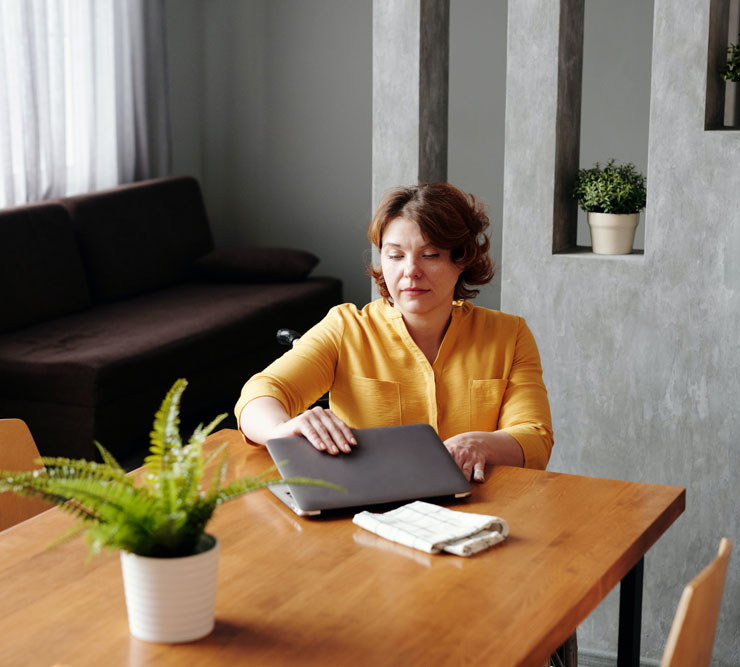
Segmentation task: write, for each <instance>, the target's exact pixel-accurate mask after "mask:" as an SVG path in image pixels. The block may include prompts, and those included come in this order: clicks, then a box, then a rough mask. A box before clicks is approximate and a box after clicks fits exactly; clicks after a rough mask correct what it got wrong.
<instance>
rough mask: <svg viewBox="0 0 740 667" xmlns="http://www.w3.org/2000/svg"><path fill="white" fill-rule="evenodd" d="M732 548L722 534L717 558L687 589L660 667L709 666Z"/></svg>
mask: <svg viewBox="0 0 740 667" xmlns="http://www.w3.org/2000/svg"><path fill="white" fill-rule="evenodd" d="M731 551H732V542H731V541H730V540H729V539H728V538H726V537H723V538H722V540H721V542H720V543H719V552H718V554H717V557H716V558H715V559H714V560H713V561H712V562H711V563H710V564H709V565H708V566H707V567H705V568H704V569H703V570H702V571H701V572H700V573H699V574H697V575H696V577H694V578H693V579H692V580H691V582H690V583H689V584H688V585H687V586H686V588H684V590H683V594H682V595H681V599H680V600H679V603H678V608H677V609H676V616H675V617H674V619H673V625H672V626H671V631H670V633H669V635H668V640H667V641H666V646H665V651H664V652H663V659H662V660H661V663H660V665H661V667H683V666H684V665H686V666H689V665H690V666H691V667H704V666H707V667H708V665H709V663H710V661H711V659H712V646H713V645H714V633H715V630H716V629H717V618H718V616H719V608H720V604H721V602H722V591H723V589H724V586H725V576H726V574H727V564H728V563H729V561H730V552H731Z"/></svg>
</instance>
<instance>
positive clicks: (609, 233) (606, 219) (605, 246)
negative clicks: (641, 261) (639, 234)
mask: <svg viewBox="0 0 740 667" xmlns="http://www.w3.org/2000/svg"><path fill="white" fill-rule="evenodd" d="M586 217H587V219H588V227H589V229H590V230H591V247H592V249H593V251H594V252H595V253H596V254H597V255H629V254H630V253H631V252H632V243H633V242H634V240H635V229H637V223H638V222H640V214H639V213H625V214H622V215H618V214H616V213H589V214H588V215H587V216H586Z"/></svg>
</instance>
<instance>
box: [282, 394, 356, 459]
mask: <svg viewBox="0 0 740 667" xmlns="http://www.w3.org/2000/svg"><path fill="white" fill-rule="evenodd" d="M290 421H291V425H292V427H293V430H294V432H295V433H296V434H297V435H303V436H305V437H306V439H307V440H308V441H309V442H310V443H311V444H312V445H313V446H314V447H315V448H316V449H318V450H320V451H327V452H329V454H338V453H339V452H340V451H341V452H344V453H349V452H351V451H352V445H356V444H357V440H355V436H354V434H353V433H352V430H351V429H350V428H349V426H347V424H345V423H344V422H343V421H342V420H341V419H339V417H337V416H336V415H335V414H334V413H333V412H332V411H331V410H325V409H324V408H320V407H318V406H317V407H315V408H312V409H310V410H307V411H306V412H304V413H303V414H300V415H298V416H297V417H295V418H294V419H292V420H290Z"/></svg>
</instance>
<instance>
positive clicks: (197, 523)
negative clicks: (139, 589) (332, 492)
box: [0, 379, 343, 558]
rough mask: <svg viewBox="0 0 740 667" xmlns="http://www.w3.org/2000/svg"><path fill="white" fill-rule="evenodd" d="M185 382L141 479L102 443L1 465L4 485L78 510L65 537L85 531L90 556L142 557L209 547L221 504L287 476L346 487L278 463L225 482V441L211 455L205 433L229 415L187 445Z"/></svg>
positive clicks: (162, 417) (158, 430)
mask: <svg viewBox="0 0 740 667" xmlns="http://www.w3.org/2000/svg"><path fill="white" fill-rule="evenodd" d="M186 386H187V381H186V380H184V379H180V380H177V381H176V382H175V383H174V384H173V385H172V388H171V389H170V390H169V392H168V393H167V396H166V397H165V399H164V401H163V402H162V405H161V407H160V409H159V411H158V412H157V414H156V416H155V418H154V425H153V428H152V432H151V434H150V439H151V448H150V454H149V456H147V457H146V459H145V462H144V466H143V470H142V472H141V475H140V481H139V482H137V480H136V477H135V476H134V475H133V474H126V472H125V471H124V470H123V468H121V466H120V465H119V464H118V462H117V461H116V460H115V458H113V456H112V455H111V454H110V452H108V451H107V450H106V449H105V448H104V447H103V446H102V445H101V444H100V443H98V442H96V443H95V445H96V446H97V448H98V450H99V451H100V453H101V455H102V458H103V463H96V462H94V461H86V460H84V459H76V460H73V459H67V458H54V457H41V458H40V459H38V462H40V463H42V464H43V465H44V466H45V467H44V468H43V469H39V470H32V471H28V472H13V471H0V492H4V491H13V492H15V493H16V494H19V495H21V496H36V497H40V498H43V499H44V500H46V501H48V502H51V503H54V504H56V505H58V506H59V507H60V508H61V509H62V510H64V511H65V512H68V513H70V514H72V515H74V516H75V517H76V518H77V519H79V520H80V523H79V524H78V525H77V526H76V527H75V528H73V530H72V531H70V532H69V533H67V534H65V535H64V536H62V538H61V539H60V540H58V541H59V542H61V541H66V540H68V539H70V538H71V537H74V536H77V535H79V534H81V533H86V538H87V544H88V547H89V549H90V553H91V555H95V554H97V553H99V552H100V551H101V550H102V549H122V550H124V551H129V552H131V553H135V554H138V555H140V556H155V557H162V558H169V557H175V556H187V555H191V554H194V553H198V552H199V551H200V550H202V549H203V548H204V545H205V543H206V542H207V540H205V539H204V536H205V527H206V524H207V523H208V521H209V520H210V519H211V516H212V515H213V512H214V511H215V509H216V507H218V506H219V505H221V504H222V503H225V502H227V501H229V500H232V499H234V498H237V497H239V496H241V495H244V494H245V493H249V492H250V491H256V490H257V489H261V488H264V487H267V486H270V485H272V484H278V483H283V482H290V483H291V484H312V485H319V486H326V487H330V488H335V489H337V490H340V491H343V489H341V487H338V486H336V485H334V484H328V483H326V482H321V481H318V480H311V479H306V478H291V479H288V480H282V479H279V478H278V479H265V477H266V476H267V475H269V474H270V473H272V472H274V471H275V468H271V469H269V470H266V471H265V472H264V473H262V474H261V475H259V476H257V477H243V478H241V479H237V480H235V481H233V482H230V483H228V484H226V485H225V486H224V483H223V482H224V477H225V474H226V466H227V456H226V454H227V453H226V450H225V447H226V443H224V444H223V445H221V446H220V447H218V448H217V449H216V450H215V451H214V452H213V453H212V454H211V455H210V456H208V457H207V459H205V460H204V457H203V452H202V448H203V442H204V441H205V439H206V436H208V435H209V434H210V433H211V432H212V431H213V430H214V429H215V428H216V426H217V425H218V424H219V423H221V421H222V420H223V419H224V418H225V417H226V414H222V415H219V416H218V417H216V419H214V420H213V421H212V422H211V423H210V424H208V425H207V426H203V424H200V425H199V426H198V427H197V428H196V429H195V431H194V432H193V434H192V436H191V437H190V439H189V441H188V442H187V444H185V445H183V444H182V440H181V437H180V399H181V397H182V393H183V391H185V388H186ZM210 464H215V468H214V472H213V473H212V475H211V477H210V480H209V481H208V483H207V484H206V485H205V487H202V485H201V482H202V478H203V475H204V472H205V469H206V468H207V467H208V466H209V465H210Z"/></svg>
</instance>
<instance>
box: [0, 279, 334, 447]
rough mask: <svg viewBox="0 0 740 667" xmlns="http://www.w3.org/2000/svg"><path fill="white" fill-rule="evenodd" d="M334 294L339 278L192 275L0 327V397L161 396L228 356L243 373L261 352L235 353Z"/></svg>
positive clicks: (78, 400) (222, 364) (306, 319)
mask: <svg viewBox="0 0 740 667" xmlns="http://www.w3.org/2000/svg"><path fill="white" fill-rule="evenodd" d="M340 298H341V283H340V282H339V281H338V280H336V279H334V278H311V279H309V280H306V281H303V282H300V283H282V284H274V285H244V284H235V283H232V284H225V285H224V284H221V285H219V284H215V283H210V282H203V283H196V282H193V283H186V284H183V285H177V286H174V287H170V288H168V289H163V290H160V291H157V292H153V293H151V294H146V295H142V296H139V297H136V298H132V299H127V300H126V301H119V302H116V303H109V304H102V305H100V306H97V307H95V308H91V309H89V310H87V311H85V312H82V313H78V314H76V315H70V316H68V317H63V318H58V319H55V320H52V321H49V322H44V323H42V324H38V325H36V326H33V327H28V328H26V329H23V330H22V331H17V332H14V333H12V334H8V335H6V336H2V337H0V376H2V377H3V378H4V380H5V382H4V383H3V385H0V403H1V399H2V398H3V397H7V398H13V399H18V398H21V397H22V398H23V399H24V400H30V401H39V402H55V403H63V404H67V405H80V406H94V405H104V404H107V403H110V402H112V401H116V400H119V399H122V398H125V397H126V396H127V395H128V394H135V393H137V392H140V391H141V390H142V388H144V387H145V386H150V385H151V386H156V387H158V391H159V390H160V389H161V396H162V397H163V396H164V394H165V392H166V390H167V389H168V388H169V386H170V385H171V384H172V382H174V380H176V379H177V378H178V377H186V378H190V377H191V376H194V375H198V374H201V373H202V372H203V369H205V368H213V369H215V370H221V371H223V370H224V369H227V368H232V367H233V366H234V365H236V366H237V372H239V373H240V374H241V376H242V382H246V380H247V379H249V376H250V375H251V374H252V373H254V372H256V371H257V370H261V368H262V367H264V365H266V363H265V360H264V359H263V358H261V359H259V363H260V364H261V365H260V367H259V368H252V367H249V365H248V364H246V363H244V361H243V360H244V359H249V358H250V357H251V356H252V355H253V354H254V351H255V350H257V349H259V348H260V347H262V346H264V345H266V344H268V343H269V344H270V345H272V346H273V347H275V346H276V343H275V334H276V332H277V330H278V329H279V328H281V327H289V328H294V329H299V330H303V329H305V328H308V327H309V326H311V325H312V324H314V323H315V322H316V321H317V320H318V319H319V318H320V317H321V316H323V314H324V313H325V312H326V311H327V310H328V309H329V308H330V307H331V306H332V305H335V304H336V303H338V301H339V300H340ZM239 360H242V361H241V362H240V361H239ZM237 398H238V395H234V396H233V400H234V403H235V402H236V399H237ZM160 400H161V397H160ZM155 407H156V406H152V412H151V414H152V415H153V414H154V412H153V410H154V408H155ZM149 416H150V415H147V417H149ZM104 444H105V443H104Z"/></svg>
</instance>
